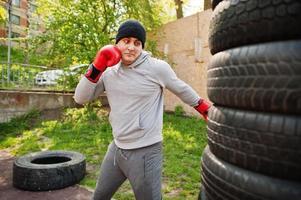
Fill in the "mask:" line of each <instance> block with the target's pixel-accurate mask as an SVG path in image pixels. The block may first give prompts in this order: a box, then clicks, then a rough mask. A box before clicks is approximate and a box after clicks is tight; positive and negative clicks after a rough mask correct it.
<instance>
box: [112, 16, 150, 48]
mask: <svg viewBox="0 0 301 200" xmlns="http://www.w3.org/2000/svg"><path fill="white" fill-rule="evenodd" d="M125 37H134V38H137V39H138V40H140V41H141V43H142V48H144V43H145V39H146V33H145V29H144V27H143V25H142V24H141V23H140V22H138V21H137V20H132V19H130V20H127V21H125V22H123V23H122V24H121V25H120V26H119V28H118V33H117V35H116V44H117V43H118V42H119V40H121V39H122V38H125Z"/></svg>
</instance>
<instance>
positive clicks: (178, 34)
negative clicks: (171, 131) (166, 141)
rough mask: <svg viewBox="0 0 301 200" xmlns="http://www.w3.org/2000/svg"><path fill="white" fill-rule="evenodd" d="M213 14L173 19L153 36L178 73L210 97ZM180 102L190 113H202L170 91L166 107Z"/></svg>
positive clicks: (193, 86)
mask: <svg viewBox="0 0 301 200" xmlns="http://www.w3.org/2000/svg"><path fill="white" fill-rule="evenodd" d="M211 14H212V11H211V9H210V10H205V11H203V12H200V13H197V14H195V15H192V16H189V17H185V18H182V19H179V20H176V21H173V22H170V23H168V24H166V25H164V26H163V27H162V28H161V29H159V31H158V32H156V33H154V35H152V36H150V37H151V38H154V39H156V40H157V45H158V50H159V51H161V52H162V53H163V54H165V55H166V56H167V58H168V60H167V61H168V63H169V64H171V66H172V67H173V69H174V71H175V72H176V74H177V76H178V77H179V78H180V79H182V80H183V81H185V82H186V83H188V84H189V85H190V86H191V87H192V88H194V89H195V90H196V91H197V93H198V94H199V95H200V96H201V97H202V98H205V99H208V97H207V91H206V82H207V65H208V62H209V59H210V57H211V54H210V52H209V48H208V32H209V21H210V18H211ZM177 105H181V106H182V107H183V108H184V110H185V112H186V113H187V114H188V115H196V116H198V113H197V112H196V111H195V110H194V109H193V108H191V107H190V106H188V105H186V104H184V103H183V102H182V101H181V100H180V99H179V98H178V97H177V96H175V95H174V94H172V93H171V92H169V91H168V90H166V91H165V109H166V110H169V111H173V110H174V108H175V106H177Z"/></svg>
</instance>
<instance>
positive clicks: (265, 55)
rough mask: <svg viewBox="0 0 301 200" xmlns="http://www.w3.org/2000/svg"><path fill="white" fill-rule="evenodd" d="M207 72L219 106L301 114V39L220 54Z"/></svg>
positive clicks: (210, 92)
mask: <svg viewBox="0 0 301 200" xmlns="http://www.w3.org/2000/svg"><path fill="white" fill-rule="evenodd" d="M300 2H301V1H300ZM207 72H208V73H207V77H208V79H207V91H208V97H209V99H210V100H211V101H212V102H214V103H216V104H218V105H223V106H229V107H238V108H242V109H250V110H258V111H268V112H280V113H291V114H301V40H291V41H285V42H272V43H264V44H258V45H250V46H245V47H238V48H234V49H231V50H227V51H223V52H220V53H217V54H215V55H214V56H213V57H212V59H211V61H210V64H209V66H208V71H207Z"/></svg>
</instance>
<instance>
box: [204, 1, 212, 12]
mask: <svg viewBox="0 0 301 200" xmlns="http://www.w3.org/2000/svg"><path fill="white" fill-rule="evenodd" d="M210 8H211V0H204V10H207V9H210Z"/></svg>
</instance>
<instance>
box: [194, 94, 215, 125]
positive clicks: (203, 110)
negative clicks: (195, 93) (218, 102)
mask: <svg viewBox="0 0 301 200" xmlns="http://www.w3.org/2000/svg"><path fill="white" fill-rule="evenodd" d="M210 107H211V104H210V103H209V102H208V101H205V100H204V99H200V100H199V104H198V105H197V106H195V107H194V109H196V111H198V112H199V113H200V114H201V115H203V118H204V119H205V121H206V122H207V118H208V110H209V108H210Z"/></svg>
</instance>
